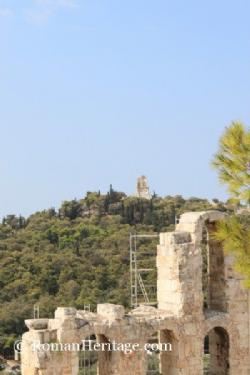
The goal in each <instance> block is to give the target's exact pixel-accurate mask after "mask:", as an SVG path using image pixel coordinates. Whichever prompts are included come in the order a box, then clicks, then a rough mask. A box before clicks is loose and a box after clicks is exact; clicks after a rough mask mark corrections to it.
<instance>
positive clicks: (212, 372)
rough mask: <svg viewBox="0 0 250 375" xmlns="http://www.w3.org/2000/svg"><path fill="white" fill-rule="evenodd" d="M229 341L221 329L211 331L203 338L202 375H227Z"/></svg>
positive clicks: (216, 328) (228, 368) (226, 333)
mask: <svg viewBox="0 0 250 375" xmlns="http://www.w3.org/2000/svg"><path fill="white" fill-rule="evenodd" d="M229 349H230V339H229V334H228V332H227V330H225V328H223V327H218V326H217V327H215V328H213V329H211V330H210V331H209V332H208V333H207V334H206V336H205V337H204V357H203V360H204V361H203V375H229V371H230V363H229Z"/></svg>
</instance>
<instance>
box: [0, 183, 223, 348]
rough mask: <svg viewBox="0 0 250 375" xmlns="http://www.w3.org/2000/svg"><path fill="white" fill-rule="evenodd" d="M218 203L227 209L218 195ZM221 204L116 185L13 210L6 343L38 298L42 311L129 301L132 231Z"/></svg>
mask: <svg viewBox="0 0 250 375" xmlns="http://www.w3.org/2000/svg"><path fill="white" fill-rule="evenodd" d="M216 204H217V207H216V209H220V210H223V211H225V210H226V207H225V206H224V204H222V203H220V202H217V203H216ZM209 209H214V205H211V204H210V203H209V202H208V201H207V200H206V199H199V198H190V199H184V198H183V197H182V196H179V195H178V196H174V197H171V196H166V197H164V198H162V197H158V196H156V195H154V196H153V197H152V198H151V199H149V200H147V199H143V198H138V197H128V196H126V194H125V193H123V192H117V191H114V190H113V189H112V187H111V188H110V191H109V192H108V193H107V194H101V193H100V192H88V193H87V194H86V196H85V198H84V199H81V200H73V201H65V202H63V203H62V205H61V207H60V208H59V210H55V209H54V208H51V209H48V210H44V211H41V212H36V213H34V214H33V215H31V216H29V217H28V218H27V219H25V218H23V217H21V216H20V217H16V216H14V215H9V216H7V217H5V218H4V219H3V222H2V224H1V225H0V252H1V257H0V287H1V288H0V303H1V310H0V349H1V351H2V352H3V353H6V352H7V353H8V352H9V350H10V348H11V345H12V341H13V340H14V339H15V338H16V337H17V336H19V335H21V334H22V333H23V331H24V330H25V327H24V319H27V318H31V317H32V314H33V305H34V304H36V303H38V304H39V306H40V316H41V317H43V316H46V317H48V316H51V317H52V316H53V312H54V310H55V308H56V307H57V306H62V305H66V306H75V307H77V308H78V309H81V308H83V307H84V304H91V307H92V309H94V308H95V306H96V304H97V303H101V302H110V303H118V304H123V305H124V306H126V307H129V301H130V289H129V287H130V285H129V247H128V238H129V233H131V232H132V233H135V232H137V233H155V232H160V231H171V230H173V229H174V225H175V220H176V218H177V217H178V216H179V215H180V214H182V213H183V212H187V211H203V210H209Z"/></svg>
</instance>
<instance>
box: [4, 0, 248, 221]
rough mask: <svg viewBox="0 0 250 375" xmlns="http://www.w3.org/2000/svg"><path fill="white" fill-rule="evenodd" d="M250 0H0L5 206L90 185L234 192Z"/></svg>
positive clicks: (19, 207) (35, 203) (43, 204)
mask: <svg viewBox="0 0 250 375" xmlns="http://www.w3.org/2000/svg"><path fill="white" fill-rule="evenodd" d="M249 14H250V2H249V0H245V1H243V0H237V1H236V0H234V1H230V0H220V1H217V0H209V1H200V0H199V1H198V0H197V1H195V0H189V1H186V0H182V1H178V0H172V1H168V0H154V1H152V0H151V1H148V0H133V1H132V0H124V1H119V0H99V1H97V0H75V1H74V0H72V1H71V0H0V57H1V58H0V103H1V106H0V108H1V111H0V116H1V117H0V128H1V137H0V147H1V158H0V170H1V186H0V195H1V205H0V216H3V215H6V214H10V213H16V214H19V213H21V214H23V215H27V214H30V213H32V212H34V211H37V210H40V209H45V208H49V207H51V206H55V207H58V206H59V204H60V202H61V201H62V200H65V199H73V198H75V197H76V198H80V197H82V196H83V195H84V194H85V192H86V191H87V190H98V189H100V190H101V191H102V192H106V191H107V190H108V187H109V184H110V183H112V184H113V186H114V188H115V189H118V190H123V191H125V192H126V193H128V194H132V193H134V190H135V183H136V177H137V176H138V175H141V174H146V175H147V176H148V179H149V182H150V186H151V189H152V190H155V191H156V192H157V193H158V194H160V195H168V194H171V195H175V194H182V195H183V196H185V197H189V196H199V197H208V198H213V197H218V198H221V199H223V198H226V194H225V191H224V188H222V187H221V186H220V185H219V184H218V182H217V176H216V173H215V172H214V171H213V170H211V168H210V160H211V157H212V155H213V153H214V152H215V150H216V148H217V142H218V138H219V136H220V135H221V133H222V131H223V129H224V127H225V126H226V125H228V124H229V123H230V122H231V120H238V119H239V120H242V121H243V122H245V123H246V124H249V122H250V121H249V118H250V106H249V104H250V23H249Z"/></svg>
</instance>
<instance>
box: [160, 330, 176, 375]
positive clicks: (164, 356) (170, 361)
mask: <svg viewBox="0 0 250 375" xmlns="http://www.w3.org/2000/svg"><path fill="white" fill-rule="evenodd" d="M160 343H161V344H164V345H165V347H163V348H162V350H161V352H160V374H161V375H169V374H172V375H174V374H178V373H179V366H178V359H179V350H178V341H177V339H176V337H175V335H174V333H173V331H170V330H168V329H165V330H163V331H160Z"/></svg>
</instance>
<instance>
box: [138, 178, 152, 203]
mask: <svg viewBox="0 0 250 375" xmlns="http://www.w3.org/2000/svg"><path fill="white" fill-rule="evenodd" d="M136 195H137V197H139V198H145V199H151V194H150V192H149V185H148V179H147V177H146V176H141V177H138V178H137V189H136Z"/></svg>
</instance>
